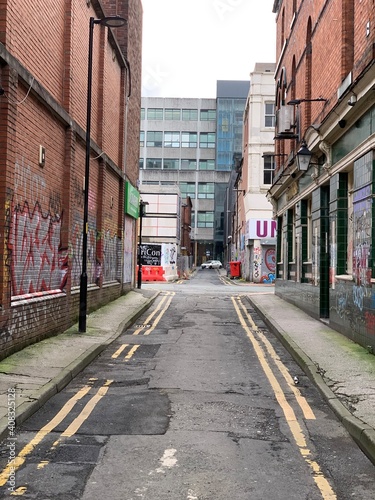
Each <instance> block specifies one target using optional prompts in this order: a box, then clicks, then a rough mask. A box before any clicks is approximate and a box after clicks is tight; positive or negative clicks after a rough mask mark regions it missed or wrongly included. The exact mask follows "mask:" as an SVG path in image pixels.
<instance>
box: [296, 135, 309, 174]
mask: <svg viewBox="0 0 375 500" xmlns="http://www.w3.org/2000/svg"><path fill="white" fill-rule="evenodd" d="M311 157H312V152H311V151H310V150H309V148H308V147H307V144H306V142H305V141H303V142H302V145H301V147H300V149H299V150H298V151H297V154H296V162H297V168H298V170H299V171H301V172H306V171H307V169H308V168H309V166H310V161H311Z"/></svg>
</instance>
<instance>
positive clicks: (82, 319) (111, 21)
mask: <svg viewBox="0 0 375 500" xmlns="http://www.w3.org/2000/svg"><path fill="white" fill-rule="evenodd" d="M125 23H126V20H125V19H124V18H122V17H119V16H110V17H103V19H95V18H93V17H90V30H89V55H88V72H87V112H86V158H85V192H84V202H83V233H82V270H81V278H80V287H79V318H78V331H79V333H84V332H85V331H86V315H87V233H88V213H89V176H90V132H91V88H92V49H93V35H94V25H95V24H101V25H102V26H108V27H109V28H118V27H120V26H124V24H125Z"/></svg>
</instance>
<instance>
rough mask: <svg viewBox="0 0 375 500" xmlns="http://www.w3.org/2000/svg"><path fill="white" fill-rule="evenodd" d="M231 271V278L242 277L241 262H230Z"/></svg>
mask: <svg viewBox="0 0 375 500" xmlns="http://www.w3.org/2000/svg"><path fill="white" fill-rule="evenodd" d="M229 270H230V277H231V278H239V277H240V276H241V262H238V261H232V262H229Z"/></svg>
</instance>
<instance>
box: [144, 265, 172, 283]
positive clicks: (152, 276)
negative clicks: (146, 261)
mask: <svg viewBox="0 0 375 500" xmlns="http://www.w3.org/2000/svg"><path fill="white" fill-rule="evenodd" d="M164 273H165V271H164V269H163V266H142V281H166V279H165V276H164Z"/></svg>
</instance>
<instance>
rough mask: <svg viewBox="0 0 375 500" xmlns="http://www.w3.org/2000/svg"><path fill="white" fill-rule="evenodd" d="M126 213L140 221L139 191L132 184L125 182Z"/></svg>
mask: <svg viewBox="0 0 375 500" xmlns="http://www.w3.org/2000/svg"><path fill="white" fill-rule="evenodd" d="M124 209H125V213H126V214H128V215H130V216H131V217H134V219H138V217H139V191H138V190H137V189H136V188H135V187H133V186H132V185H131V184H130V182H128V181H126V182H125V206H124Z"/></svg>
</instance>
